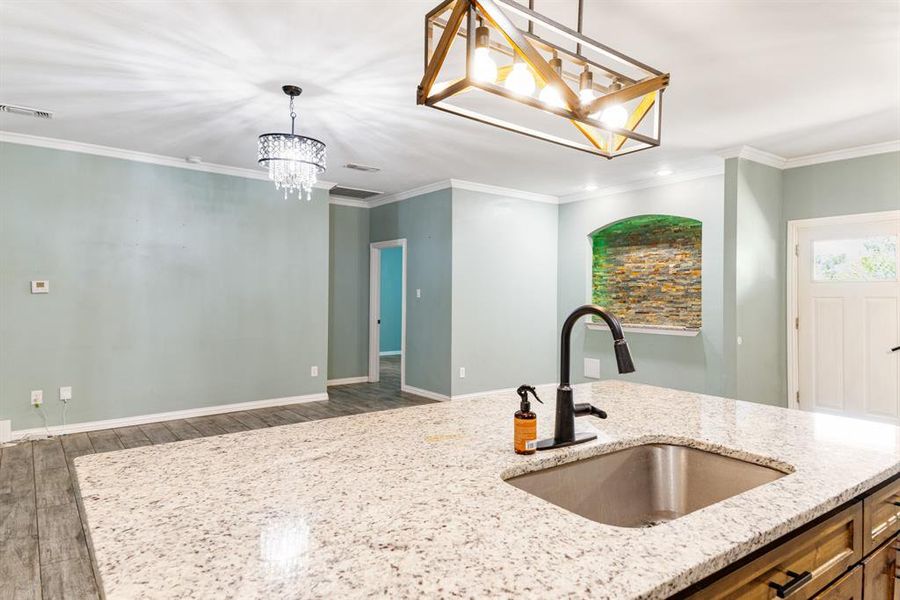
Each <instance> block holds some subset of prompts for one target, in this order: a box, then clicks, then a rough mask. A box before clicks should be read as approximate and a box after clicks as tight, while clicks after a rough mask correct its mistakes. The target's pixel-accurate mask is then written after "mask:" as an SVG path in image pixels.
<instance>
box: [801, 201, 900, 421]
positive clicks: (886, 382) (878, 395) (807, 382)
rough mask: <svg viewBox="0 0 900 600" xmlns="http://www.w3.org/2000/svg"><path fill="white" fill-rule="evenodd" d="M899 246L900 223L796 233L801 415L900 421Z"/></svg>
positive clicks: (879, 221) (888, 220)
mask: <svg viewBox="0 0 900 600" xmlns="http://www.w3.org/2000/svg"><path fill="white" fill-rule="evenodd" d="M890 214H892V215H893V213H890ZM898 240H900V216H889V217H884V216H874V215H873V217H872V218H871V219H867V220H861V219H859V218H854V219H852V220H851V221H848V222H844V223H832V222H829V223H828V224H826V225H820V226H803V227H802V228H801V229H800V230H799V235H798V246H797V248H796V252H797V256H798V269H797V295H798V298H797V310H798V313H797V315H798V321H797V323H796V326H797V329H798V336H797V341H798V347H797V351H798V359H799V362H798V379H799V394H800V395H799V400H800V407H801V408H803V409H805V410H815V411H821V412H831V413H837V414H844V415H848V416H855V417H865V418H873V419H878V420H887V421H892V422H900V349H898V348H897V347H898V346H900V279H898V273H900V250H898V247H900V244H898Z"/></svg>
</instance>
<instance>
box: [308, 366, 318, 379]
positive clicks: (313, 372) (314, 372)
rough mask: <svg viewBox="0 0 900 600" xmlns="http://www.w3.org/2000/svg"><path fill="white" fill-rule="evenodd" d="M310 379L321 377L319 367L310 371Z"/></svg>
mask: <svg viewBox="0 0 900 600" xmlns="http://www.w3.org/2000/svg"><path fill="white" fill-rule="evenodd" d="M309 376H310V377H318V376H319V367H312V368H310V370H309Z"/></svg>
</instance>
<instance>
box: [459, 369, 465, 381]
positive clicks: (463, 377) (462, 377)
mask: <svg viewBox="0 0 900 600" xmlns="http://www.w3.org/2000/svg"><path fill="white" fill-rule="evenodd" d="M459 378H460V379H465V378H466V368H465V367H460V368H459Z"/></svg>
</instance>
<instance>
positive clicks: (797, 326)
mask: <svg viewBox="0 0 900 600" xmlns="http://www.w3.org/2000/svg"><path fill="white" fill-rule="evenodd" d="M794 329H800V317H794Z"/></svg>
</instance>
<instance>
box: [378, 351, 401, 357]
mask: <svg viewBox="0 0 900 600" xmlns="http://www.w3.org/2000/svg"><path fill="white" fill-rule="evenodd" d="M400 354H401V352H400V351H399V350H387V351H385V352H379V353H378V356H400Z"/></svg>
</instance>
